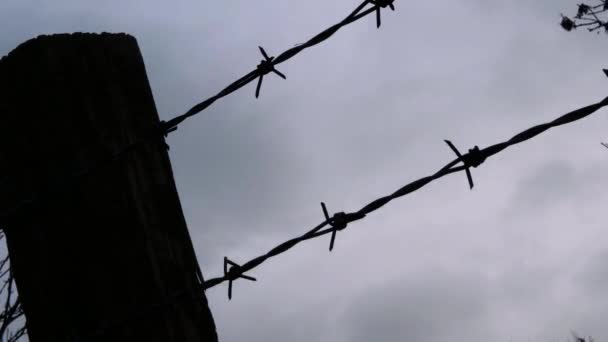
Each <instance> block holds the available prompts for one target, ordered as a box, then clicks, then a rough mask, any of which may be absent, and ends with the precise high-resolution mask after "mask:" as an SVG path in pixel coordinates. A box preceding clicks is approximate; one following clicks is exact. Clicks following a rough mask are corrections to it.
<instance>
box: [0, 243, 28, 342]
mask: <svg viewBox="0 0 608 342" xmlns="http://www.w3.org/2000/svg"><path fill="white" fill-rule="evenodd" d="M4 238H5V236H4V233H3V232H0V240H4ZM0 282H1V283H2V285H1V286H0V297H2V296H3V297H4V305H3V311H2V312H1V313H0V341H6V342H17V341H18V340H19V339H20V338H21V337H23V336H25V335H26V334H27V330H26V327H25V323H24V321H23V319H24V318H25V316H24V315H23V308H22V307H21V302H20V301H19V296H18V294H17V289H16V288H15V279H14V278H13V273H12V272H11V269H10V260H9V256H8V254H7V255H6V256H5V257H4V258H3V259H2V260H1V261H0ZM20 318H23V319H21V320H20Z"/></svg>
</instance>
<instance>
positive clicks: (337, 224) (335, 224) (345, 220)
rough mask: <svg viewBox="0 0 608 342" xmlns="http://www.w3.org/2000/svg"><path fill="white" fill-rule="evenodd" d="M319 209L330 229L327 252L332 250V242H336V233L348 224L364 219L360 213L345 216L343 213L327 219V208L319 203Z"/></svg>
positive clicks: (363, 215)
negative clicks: (321, 210)
mask: <svg viewBox="0 0 608 342" xmlns="http://www.w3.org/2000/svg"><path fill="white" fill-rule="evenodd" d="M321 208H322V209H323V215H324V216H325V222H327V223H328V224H329V225H330V226H331V227H332V229H331V240H330V241H329V251H330V252H331V251H332V249H334V242H335V241H336V233H337V232H338V231H339V230H343V229H345V228H346V227H347V226H348V224H349V223H351V222H353V221H356V220H360V219H362V218H364V217H365V214H362V213H358V212H357V213H350V214H347V213H345V212H343V211H342V212H339V213H335V214H334V216H333V217H329V213H328V212H327V207H326V206H325V203H323V202H321Z"/></svg>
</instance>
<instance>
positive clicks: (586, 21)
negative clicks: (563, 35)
mask: <svg viewBox="0 0 608 342" xmlns="http://www.w3.org/2000/svg"><path fill="white" fill-rule="evenodd" d="M577 6H578V9H577V11H576V14H575V15H574V19H570V17H567V16H565V15H563V14H562V15H561V16H562V21H561V22H560V25H561V27H562V28H563V29H564V30H566V31H572V30H573V29H576V28H577V27H587V30H588V31H589V32H593V31H596V32H597V33H600V31H599V29H600V28H604V31H605V32H606V33H608V21H607V20H606V19H601V18H600V14H603V13H606V12H608V2H607V1H606V0H600V1H599V4H597V5H588V4H585V3H581V4H578V5H577Z"/></svg>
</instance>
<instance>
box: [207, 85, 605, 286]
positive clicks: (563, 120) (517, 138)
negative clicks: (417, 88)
mask: <svg viewBox="0 0 608 342" xmlns="http://www.w3.org/2000/svg"><path fill="white" fill-rule="evenodd" d="M606 105H608V97H606V98H605V99H603V100H602V101H600V102H598V103H595V104H592V105H589V106H586V107H583V108H579V109H577V110H574V111H572V112H569V113H567V114H564V115H562V116H560V117H559V118H557V119H555V120H553V121H550V122H547V123H544V124H540V125H536V126H533V127H531V128H528V129H526V130H524V131H522V132H520V133H518V134H516V135H514V136H513V137H512V138H511V139H509V140H507V141H504V142H501V143H497V144H494V145H491V146H488V147H486V148H483V149H478V148H476V149H472V150H470V151H469V153H467V154H465V155H462V156H460V157H458V158H456V159H454V160H452V161H451V162H449V163H447V164H446V165H445V166H444V167H442V168H441V169H439V170H438V171H437V172H436V173H434V174H432V175H429V176H426V177H422V178H420V179H418V180H415V181H413V182H411V183H409V184H406V185H404V186H403V187H401V188H400V189H398V190H396V191H395V192H393V193H392V194H390V195H387V196H384V197H380V198H378V199H376V200H374V201H372V202H370V203H368V204H367V205H365V206H364V207H363V208H361V209H359V210H358V211H356V212H354V213H351V214H346V215H351V217H353V219H351V220H347V221H346V222H345V223H346V224H348V223H350V222H353V221H356V220H360V219H362V218H364V217H365V216H367V215H368V214H370V213H372V212H374V211H376V210H378V209H380V208H381V207H383V206H384V205H386V204H387V203H389V202H390V201H392V200H394V199H397V198H399V197H403V196H405V195H408V194H410V193H412V192H414V191H417V190H418V189H420V188H422V187H424V186H426V185H427V184H429V183H430V182H432V181H434V180H437V179H439V178H441V177H444V176H447V175H449V174H452V173H456V172H460V171H467V170H468V169H469V168H470V167H471V166H472V167H477V166H479V165H480V164H481V163H482V162H483V161H485V160H486V159H487V158H489V157H491V156H493V155H495V154H497V153H499V152H501V151H503V150H505V149H506V148H507V147H510V146H513V145H517V144H520V143H522V142H524V141H526V140H529V139H532V138H533V137H535V136H537V135H539V134H541V133H543V132H545V131H547V130H548V129H550V128H553V127H557V126H561V125H565V124H568V123H571V122H574V121H577V120H581V119H583V118H585V117H587V116H589V115H591V114H593V113H594V112H595V111H597V110H598V109H600V108H602V107H604V106H606ZM473 156H474V157H475V159H476V160H472V159H471V158H472V157H473ZM461 162H462V163H463V165H460V166H456V165H457V164H459V163H461ZM342 214H343V213H342ZM336 215H337V214H336ZM336 215H334V217H335V216H336ZM331 221H332V219H330V220H327V219H326V220H325V221H323V222H321V223H319V224H318V225H317V226H315V227H314V228H312V229H311V230H309V231H308V232H306V233H305V234H303V235H300V236H299V237H296V238H293V239H290V240H287V241H285V242H283V243H281V244H279V245H278V246H276V247H274V248H273V249H271V250H270V251H268V252H267V253H266V254H263V255H260V256H258V257H255V258H253V259H251V260H249V261H248V262H246V263H244V264H243V265H240V266H239V267H238V268H237V269H235V270H233V271H232V274H225V275H224V276H221V277H216V278H211V279H208V280H206V281H205V283H204V288H205V289H209V288H211V287H214V286H216V285H219V284H221V283H223V282H225V281H233V280H234V278H235V276H238V275H242V274H243V273H245V272H248V271H250V270H252V269H254V268H255V267H257V266H259V265H261V264H262V263H264V262H265V261H267V260H268V259H270V258H272V257H274V256H277V255H279V254H282V253H285V252H287V251H288V250H289V249H291V248H293V247H294V246H296V245H297V244H299V243H300V242H303V241H306V240H310V239H314V238H317V237H320V236H323V235H326V234H330V233H334V232H335V231H336V228H335V227H329V228H325V227H326V226H327V225H331V223H332V222H331ZM323 228H325V229H323ZM344 228H346V226H344V227H343V228H341V229H340V230H342V229H344Z"/></svg>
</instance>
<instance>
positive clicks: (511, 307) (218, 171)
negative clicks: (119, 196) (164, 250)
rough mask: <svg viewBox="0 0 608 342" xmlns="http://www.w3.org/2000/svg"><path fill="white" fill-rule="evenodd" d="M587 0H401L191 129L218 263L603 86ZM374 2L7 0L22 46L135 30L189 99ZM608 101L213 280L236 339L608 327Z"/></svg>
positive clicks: (186, 143) (537, 337)
mask: <svg viewBox="0 0 608 342" xmlns="http://www.w3.org/2000/svg"><path fill="white" fill-rule="evenodd" d="M576 3H577V2H575V1H573V0H559V1H556V0H551V1H549V0H536V1H524V0H513V1H495V0H485V1H480V0H460V1H443V2H431V1H416V2H414V1H396V2H395V5H396V7H397V11H396V12H385V13H384V15H383V24H382V28H381V29H380V30H377V29H376V27H375V19H374V17H373V16H369V17H367V18H366V19H363V20H361V21H359V22H357V23H355V24H353V25H350V26H348V27H346V28H344V29H343V30H341V31H340V32H338V33H337V34H336V35H335V36H334V37H332V38H331V39H330V40H328V41H326V42H324V43H322V44H321V45H319V46H316V47H313V48H311V49H308V50H305V51H304V52H302V53H301V54H299V55H298V56H296V57H295V58H293V59H291V60H289V61H288V62H286V63H283V64H281V65H280V66H279V67H278V69H279V70H280V71H282V72H283V73H285V74H286V75H287V77H288V79H287V81H285V80H282V79H280V78H278V77H274V76H273V75H270V76H269V77H267V78H265V81H264V85H263V88H262V93H261V97H260V98H259V99H257V100H256V99H255V97H254V91H255V83H252V84H250V85H248V86H247V87H245V88H243V89H241V90H239V91H237V92H236V93H234V94H232V95H230V96H229V97H226V98H224V99H222V100H220V101H218V102H216V103H215V104H214V105H212V106H211V107H210V108H209V109H207V110H206V111H204V112H203V113H201V114H200V115H198V116H197V117H195V118H193V119H190V120H188V121H187V122H186V123H184V124H182V125H181V126H180V128H179V130H178V131H177V132H176V133H174V134H171V135H170V136H169V138H168V143H169V144H170V145H171V150H170V156H171V161H172V165H173V169H174V173H175V180H176V182H177V186H178V190H179V193H180V197H181V201H182V205H183V208H184V213H185V216H186V219H187V222H188V226H189V230H190V234H191V236H192V239H193V242H194V245H195V248H196V252H197V255H198V258H199V262H200V264H201V267H202V269H203V273H204V275H205V277H207V278H211V277H215V276H219V275H221V272H222V260H223V257H224V256H225V255H227V256H229V257H230V258H231V259H233V260H235V261H237V262H245V261H247V260H249V259H251V258H253V257H255V256H258V255H260V254H263V253H266V252H267V251H268V250H270V249H271V248H272V247H274V246H275V245H277V244H278V243H281V242H283V241H284V240H287V239H289V238H292V237H295V236H297V235H300V234H302V233H304V232H306V231H307V230H309V229H310V228H312V227H314V226H315V225H316V224H318V223H319V222H321V221H322V220H323V217H322V212H321V208H320V205H319V202H321V201H325V202H326V203H327V205H328V207H329V210H330V211H334V212H335V211H355V210H358V209H359V208H361V207H362V206H363V205H365V204H367V203H368V202H370V201H371V200H374V199H376V198H378V197H380V196H383V195H386V194H389V193H391V192H393V191H394V190H396V189H398V188H399V187H401V186H402V185H404V184H406V183H409V182H410V181H412V180H415V179H418V178H419V177H422V176H426V175H428V174H431V173H433V172H435V171H436V170H438V169H439V168H440V167H442V166H443V165H444V164H445V163H447V162H448V161H451V160H452V159H453V158H454V155H453V153H452V152H451V151H450V149H449V148H448V147H447V145H446V144H445V143H444V142H443V139H450V140H452V141H453V142H454V143H455V144H456V145H457V146H458V147H459V148H460V149H461V150H462V151H466V150H467V149H468V148H470V147H472V146H474V145H479V146H480V147H485V146H488V145H491V144H494V143H496V142H499V141H504V140H506V139H508V138H510V137H511V136H512V135H514V134H516V133H518V132H519V131H521V130H523V129H526V128H528V127H530V126H532V125H535V124H538V123H542V122H545V121H549V120H552V119H554V118H556V117H558V116H560V115H562V114H564V113H566V112H568V111H570V110H572V109H576V108H579V107H582V106H585V105H587V104H590V103H594V102H597V101H599V100H601V99H603V98H604V97H605V96H606V95H607V94H606V88H607V87H608V79H606V77H605V76H604V74H603V73H602V71H601V69H602V68H604V67H608V60H607V59H606V57H607V56H608V49H607V48H606V46H607V44H608V36H606V35H604V34H600V35H596V34H590V33H587V32H586V31H584V30H578V31H577V32H571V33H567V32H565V31H563V30H562V29H561V28H560V27H559V21H560V16H559V14H560V13H565V14H573V13H574V12H575V11H576ZM358 4H359V2H358V1H352V0H334V1H331V2H329V3H328V2H327V1H322V0H308V1H295V0H294V1H278V0H257V1H250V0H230V1H219V2H209V1H207V2H204V1H183V0H176V1H171V2H168V1H156V0H154V1H150V0H148V1H145V2H144V1H125V0H122V1H118V0H111V1H109V0H108V1H103V2H102V1H75V0H74V1H67V0H54V1H45V2H43V1H31V0H2V3H0V23H2V24H1V25H0V28H1V29H2V34H1V35H0V55H5V54H7V53H8V52H9V51H11V50H12V49H13V48H14V47H16V46H17V45H18V44H19V43H21V42H23V41H25V40H27V39H30V38H33V37H35V36H37V35H39V34H48V33H63V32H74V31H85V32H102V31H109V32H127V33H130V34H132V35H134V36H135V37H136V38H137V40H138V42H139V45H140V48H141V51H142V53H143V56H144V60H145V63H146V68H147V72H148V76H149V80H150V84H151V87H152V90H153V93H154V97H155V101H156V105H157V108H158V111H159V114H160V116H161V118H162V119H165V120H166V119H169V118H171V117H173V116H175V115H178V114H181V113H183V112H185V111H186V110H187V109H189V108H190V107H191V106H192V105H193V104H195V103H197V102H199V101H201V100H203V99H205V98H207V97H209V96H212V95H214V94H215V93H217V92H218V91H219V90H221V89H222V88H224V87H225V86H227V85H228V84H229V83H231V82H232V81H234V80H236V79H237V78H239V77H240V76H242V75H244V74H246V73H248V72H249V71H251V70H252V69H253V68H254V67H255V66H256V65H257V63H258V62H259V60H260V55H259V52H258V50H257V47H258V45H262V46H264V47H265V48H266V50H267V51H268V52H269V53H270V54H271V55H278V54H279V53H280V52H282V51H284V50H286V49H287V48H290V47H292V46H293V45H295V44H297V43H302V42H304V41H306V40H308V39H309V38H310V37H312V36H313V35H315V34H317V33H318V32H320V31H321V30H323V29H325V28H326V27H328V26H330V25H333V24H334V23H337V22H338V21H339V20H341V19H343V18H344V17H345V16H346V15H347V14H348V13H350V12H351V11H352V10H353V9H354V8H355V7H356V6H357V5H358ZM607 126H608V119H607V118H606V110H605V109H604V110H600V111H599V112H597V114H595V115H594V116H592V117H589V118H587V119H584V120H582V121H579V122H576V123H573V124H569V125H567V126H562V127H559V128H556V129H553V130H550V131H549V132H547V133H545V134H542V135H540V136H539V137H537V138H534V139H533V140H530V141H528V142H525V143H523V144H520V145H518V146H515V147H512V148H509V149H507V150H506V151H504V152H502V153H500V154H498V155H496V156H494V157H492V158H490V159H488V160H487V161H486V163H485V164H483V165H482V166H481V167H479V168H478V169H473V177H474V180H475V189H474V190H473V191H470V190H469V189H468V185H467V181H466V177H465V175H464V173H458V174H454V175H450V176H448V177H445V178H443V179H441V180H439V181H436V182H433V183H431V184H430V185H428V186H426V187H425V188H423V189H421V190H420V191H417V192H415V193H413V194H411V195H409V196H406V197H405V198H402V199H399V200H396V201H394V202H392V203H390V204H389V205H387V206H386V207H384V208H382V209H381V210H380V211H378V212H375V213H373V214H371V215H369V216H368V217H367V218H366V219H364V220H363V221H359V222H357V223H354V224H352V225H350V226H349V228H348V229H347V230H346V231H343V232H340V233H338V237H337V241H336V246H335V248H334V251H333V252H332V253H329V252H328V245H329V236H326V237H324V238H321V239H317V240H314V241H309V242H306V243H304V244H302V245H298V246H297V247H295V248H293V249H292V250H290V251H289V252H287V253H285V254H283V255H281V256H279V257H277V258H274V259H271V260H269V261H268V262H267V263H265V264H263V265H262V266H260V267H258V268H257V269H255V270H253V271H252V272H250V274H251V275H252V276H255V277H257V278H258V282H256V283H251V282H247V281H237V282H236V283H235V285H234V295H233V300H232V301H228V299H227V297H226V286H224V285H220V286H217V287H215V288H212V289H210V290H208V291H207V298H208V299H209V303H210V307H211V309H212V312H213V314H214V318H215V322H216V325H217V329H218V334H219V336H220V341H236V342H238V341H252V342H257V341H260V342H262V341H294V342H298V341H306V342H312V341H319V342H326V341H327V342H329V341H331V342H334V341H335V342H345V341H352V342H368V341H383V342H392V341H416V342H440V341H441V342H443V341H453V340H462V341H464V340H468V341H505V342H506V341H514V342H515V341H546V342H550V341H551V342H552V341H558V340H559V341H564V340H565V339H566V338H568V337H569V332H570V330H571V329H573V330H575V331H577V332H579V333H581V334H584V335H592V336H594V337H596V341H598V342H599V341H606V340H608V328H607V327H606V324H605V321H606V317H608V291H607V289H608V234H607V233H606V220H607V216H608V211H606V210H605V208H606V203H608V192H607V191H606V190H605V189H606V188H607V186H608V150H606V149H605V148H603V147H602V146H601V145H600V141H605V140H608V132H607V131H606V127H607Z"/></svg>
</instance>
